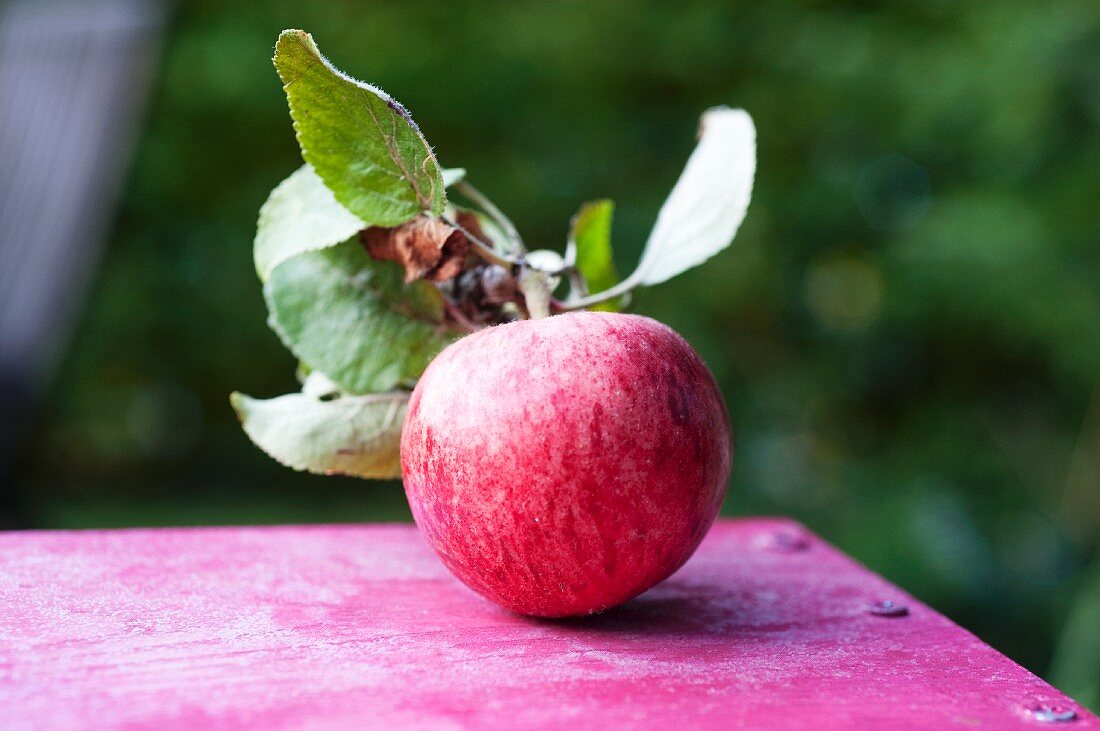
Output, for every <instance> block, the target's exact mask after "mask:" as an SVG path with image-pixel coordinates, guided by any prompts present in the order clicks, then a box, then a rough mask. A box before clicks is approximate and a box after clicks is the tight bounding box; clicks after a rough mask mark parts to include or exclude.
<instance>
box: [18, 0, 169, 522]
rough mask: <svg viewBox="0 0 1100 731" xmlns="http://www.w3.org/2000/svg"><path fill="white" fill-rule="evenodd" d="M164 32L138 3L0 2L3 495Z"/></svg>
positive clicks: (110, 204)
mask: <svg viewBox="0 0 1100 731" xmlns="http://www.w3.org/2000/svg"><path fill="white" fill-rule="evenodd" d="M161 21H162V12H161V7H160V4H159V3H156V2H145V1H142V0H22V1H17V2H10V3H7V4H3V3H0V485H3V481H4V479H5V472H6V469H5V468H6V467H7V466H8V465H7V463H8V462H9V461H10V460H11V459H12V455H13V452H14V450H15V449H16V446H17V443H18V440H19V437H20V434H21V432H22V431H23V429H24V428H25V425H26V420H27V418H28V416H29V414H30V406H31V403H32V401H33V398H34V395H35V393H36V392H37V391H38V390H39V389H40V388H41V386H42V384H43V383H44V381H45V380H46V378H47V377H48V376H49V374H50V372H51V370H52V368H53V366H54V364H55V361H56V359H57V356H58V355H59V352H60V349H61V346H62V345H63V343H64V340H65V336H66V335H67V333H68V331H69V329H70V326H71V324H72V322H73V319H74V317H75V315H76V313H77V309H78V306H79V304H80V302H81V300H82V296H83V293H84V290H85V288H86V286H87V285H88V283H89V280H90V275H91V273H92V272H93V270H94V268H95V263H96V260H97V258H98V255H99V251H100V248H101V243H102V239H103V235H104V233H105V230H106V227H107V226H108V225H109V224H110V222H111V218H112V215H113V213H114V206H115V199H116V196H117V192H118V189H119V185H120V182H121V179H122V174H123V172H124V170H125V168H126V162H127V160H128V158H129V154H130V149H131V147H132V142H133V137H134V133H135V131H136V126H137V125H136V123H137V120H138V118H139V116H140V111H141V109H142V107H143V106H144V99H145V96H146V90H147V88H148V86H149V80H150V77H151V72H152V69H153V62H154V59H155V51H156V46H157V39H158V35H159V28H160V25H161ZM8 492H9V491H8V490H6V489H4V490H3V493H0V499H3V500H4V502H5V503H7V502H8V500H7V498H9V497H10V495H9V494H8ZM5 508H8V509H9V511H10V506H7V505H0V521H2V520H3V513H4V512H5Z"/></svg>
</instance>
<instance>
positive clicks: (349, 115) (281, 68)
mask: <svg viewBox="0 0 1100 731" xmlns="http://www.w3.org/2000/svg"><path fill="white" fill-rule="evenodd" d="M274 60H275V68H276V70H277V71H278V72H279V78H281V79H282V81H283V88H284V89H285V90H286V97H287V101H288V102H289V103H290V116H291V117H292V118H293V119H294V129H295V130H297V133H298V143H299V145H301V148H302V157H304V158H305V160H306V162H308V163H309V164H310V165H312V166H313V169H314V170H316V171H317V174H318V175H319V176H321V179H322V180H324V181H325V185H327V186H328V188H329V190H331V191H332V193H333V195H335V196H336V200H338V201H340V203H342V204H343V205H344V206H345V207H346V208H347V209H348V210H349V211H351V212H352V213H354V214H355V215H356V216H359V218H361V219H363V220H364V221H366V222H367V223H368V224H371V225H374V226H398V225H400V224H402V223H404V222H405V221H408V220H411V219H412V218H415V217H416V216H417V215H418V214H420V213H421V212H424V211H428V212H430V213H432V214H433V215H437V216H438V215H439V214H440V213H441V212H442V211H443V206H444V205H445V204H446V202H447V200H446V195H445V193H444V191H443V176H442V172H441V171H440V168H439V163H438V162H436V159H435V155H434V154H433V153H432V150H431V147H429V146H428V143H427V141H425V139H424V137H423V136H422V135H421V134H420V129H419V128H418V127H417V126H416V123H415V122H413V120H412V117H410V116H409V113H408V112H407V111H405V108H404V107H403V106H401V105H400V104H399V103H397V102H396V101H394V100H393V99H392V98H391V97H390V96H389V95H388V94H386V93H385V92H384V91H382V90H381V89H378V88H376V87H373V86H371V85H370V84H364V83H362V82H360V81H356V80H355V79H352V78H351V77H349V76H346V75H344V74H342V73H341V72H339V71H337V70H336V69H335V68H334V67H333V66H332V64H330V63H329V62H328V61H327V60H326V59H325V58H324V57H322V56H321V52H320V51H319V50H318V49H317V44H316V43H314V42H313V38H312V37H311V36H310V35H309V34H308V33H306V32H304V31H300V30H286V31H283V32H282V34H281V35H280V36H279V41H278V43H276V45H275V59H274Z"/></svg>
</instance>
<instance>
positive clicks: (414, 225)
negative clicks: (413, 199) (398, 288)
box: [359, 216, 470, 282]
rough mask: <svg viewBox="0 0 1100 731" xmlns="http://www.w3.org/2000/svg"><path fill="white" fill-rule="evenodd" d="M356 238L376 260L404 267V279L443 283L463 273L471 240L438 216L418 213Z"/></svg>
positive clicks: (361, 233) (373, 229)
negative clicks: (393, 225)
mask: <svg viewBox="0 0 1100 731" xmlns="http://www.w3.org/2000/svg"><path fill="white" fill-rule="evenodd" d="M359 240H360V241H362V242H363V245H364V246H366V247H367V253H369V254H370V255H371V256H372V257H373V258H375V259H381V260H386V261H395V262H397V263H398V264H400V265H401V266H403V267H404V268H405V281H406V282H413V281H415V280H417V279H427V280H428V281H430V282H443V281H446V280H448V279H451V278H452V277H455V276H457V275H458V274H459V273H461V272H462V266H463V264H464V263H465V262H466V253H467V252H468V251H469V250H470V241H469V240H468V239H467V238H466V234H464V233H462V231H460V230H459V229H457V228H455V227H454V226H449V225H447V224H445V223H443V222H442V221H440V220H439V219H438V218H431V217H429V216H417V217H416V218H414V219H413V220H411V221H409V222H408V223H403V224H401V225H400V226H395V227H393V228H384V227H382V226H371V227H370V228H368V229H366V230H364V231H362V232H360V234H359Z"/></svg>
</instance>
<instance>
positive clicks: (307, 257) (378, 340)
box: [264, 239, 449, 394]
mask: <svg viewBox="0 0 1100 731" xmlns="http://www.w3.org/2000/svg"><path fill="white" fill-rule="evenodd" d="M264 298H265V299H266V300H267V307H268V312H269V313H270V317H269V323H270V324H271V327H272V329H274V330H275V332H277V333H278V334H279V337H280V338H282V340H283V342H284V343H285V344H286V346H287V347H288V348H290V350H291V352H293V353H294V355H295V356H297V357H298V358H299V359H300V360H302V361H304V362H305V363H307V364H308V365H309V367H310V368H312V369H315V370H319V371H321V372H322V373H324V374H325V375H327V376H328V377H329V378H331V379H332V380H333V381H335V382H336V383H338V384H339V385H340V386H341V387H342V388H343V389H344V390H345V391H347V392H348V393H352V394H364V393H379V392H381V391H389V390H391V389H393V388H394V387H395V386H397V385H399V384H402V383H408V382H411V381H412V380H414V379H415V378H417V377H418V376H419V375H420V374H421V373H422V372H423V371H424V369H425V368H426V367H427V365H428V363H429V362H431V359H432V358H434V357H435V355H436V354H437V353H438V352H439V351H440V350H442V349H443V347H444V346H446V344H447V343H448V342H449V341H448V338H447V336H446V335H445V334H444V333H443V331H442V327H441V326H440V324H439V323H440V320H441V308H442V297H441V295H440V294H439V291H438V290H437V289H436V288H435V287H434V286H432V285H431V284H429V283H427V282H424V281H419V282H413V283H412V284H409V285H406V284H405V283H404V282H403V280H402V269H401V267H400V266H398V265H397V264H394V263H393V262H388V261H375V260H374V259H372V258H370V256H368V255H367V253H366V252H365V251H364V250H363V247H362V246H361V245H360V244H359V242H358V240H355V239H353V240H351V241H346V242H344V243H343V244H339V245H337V246H333V247H330V248H328V249H322V250H320V251H308V252H306V253H304V254H299V255H298V256H295V257H293V258H291V259H287V260H286V261H284V262H283V263H282V264H280V265H279V266H277V267H275V269H274V270H273V271H272V272H271V277H270V278H269V279H268V280H267V283H266V284H265V285H264Z"/></svg>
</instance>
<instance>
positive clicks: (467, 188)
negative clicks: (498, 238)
mask: <svg viewBox="0 0 1100 731" xmlns="http://www.w3.org/2000/svg"><path fill="white" fill-rule="evenodd" d="M453 187H454V189H455V190H456V191H458V192H459V193H461V194H462V195H464V196H466V197H467V198H469V199H470V200H471V201H473V202H474V203H476V204H477V205H479V206H481V209H482V210H483V211H485V213H487V214H489V217H490V218H492V219H493V220H494V221H496V223H497V225H498V226H500V227H501V228H502V229H503V230H504V234H505V235H506V236H507V237H508V239H509V240H510V241H511V242H512V246H514V247H515V250H516V252H517V253H519V254H523V253H525V252H526V251H527V247H526V246H524V244H523V239H522V238H521V237H520V235H519V231H518V230H517V229H516V225H515V224H514V223H512V219H510V218H508V216H506V215H504V212H503V211H501V210H500V209H499V208H497V207H496V204H494V203H493V202H492V201H491V200H489V197H488V196H486V195H485V194H484V193H482V192H481V191H480V190H478V189H477V188H475V187H474V186H472V185H470V183H468V182H467V181H465V180H460V181H458V182H457V183H455V184H454V186H453Z"/></svg>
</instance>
